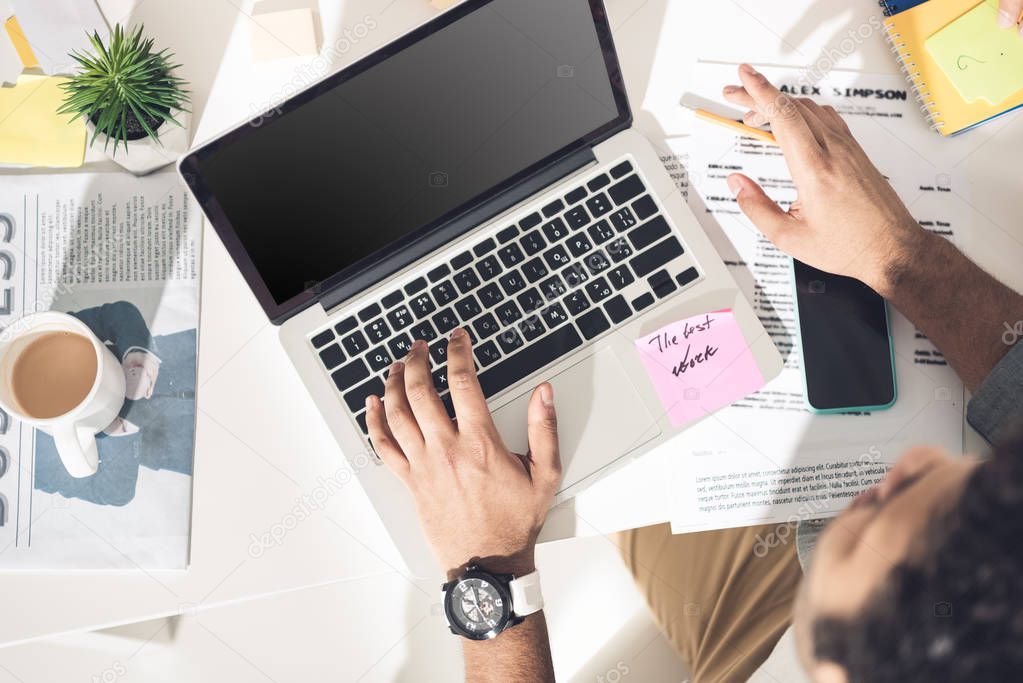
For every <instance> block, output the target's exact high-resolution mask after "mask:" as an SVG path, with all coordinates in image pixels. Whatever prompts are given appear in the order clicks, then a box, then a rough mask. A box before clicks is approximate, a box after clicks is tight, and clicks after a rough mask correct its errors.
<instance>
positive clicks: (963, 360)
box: [879, 230, 1023, 391]
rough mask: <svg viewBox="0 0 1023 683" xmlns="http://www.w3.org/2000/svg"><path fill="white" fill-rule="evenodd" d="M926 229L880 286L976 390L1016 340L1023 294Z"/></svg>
mask: <svg viewBox="0 0 1023 683" xmlns="http://www.w3.org/2000/svg"><path fill="white" fill-rule="evenodd" d="M921 233H922V234H921V235H920V237H919V249H917V250H916V251H915V253H911V254H908V255H906V256H905V257H903V258H900V259H898V261H897V262H896V264H894V265H893V267H892V269H891V271H890V277H889V278H888V282H887V283H886V284H885V285H882V286H880V288H879V291H880V293H881V294H882V295H883V296H884V297H885V298H887V299H888V300H889V301H891V302H892V304H893V305H894V306H895V307H896V308H897V309H899V310H900V311H901V312H902V313H903V314H904V315H905V316H906V317H907V318H909V319H910V320H912V321H913V324H915V325H916V326H917V327H918V328H920V330H921V331H922V332H923V333H924V334H926V335H927V336H928V338H930V340H931V341H932V342H934V345H935V346H937V347H938V348H939V349H940V350H941V352H942V353H943V354H944V355H945V359H946V360H947V361H948V362H949V364H950V365H951V366H952V367H953V368H954V369H955V371H956V373H957V374H958V375H959V377H960V378H961V379H962V380H963V382H964V383H965V384H966V386H968V387H969V388H970V390H971V391H976V390H977V388H978V387H979V386H980V384H981V383H982V382H983V381H984V378H985V377H987V376H988V374H989V373H990V372H991V370H992V369H993V368H994V367H995V365H997V364H998V361H1000V360H1001V359H1002V357H1003V356H1004V355H1005V354H1006V353H1007V352H1008V350H1009V349H1010V348H1011V347H1012V344H1013V342H1014V341H1015V339H1016V338H1015V337H1014V335H1013V334H1008V335H1007V334H1006V333H1007V331H1008V332H1011V331H1012V330H1013V329H1014V328H1015V326H1016V324H1017V323H1018V322H1019V321H1023V296H1021V295H1020V294H1018V293H1017V292H1014V291H1013V290H1011V289H1010V288H1008V287H1006V286H1005V285H1003V284H1002V283H1001V282H999V281H998V280H996V279H995V278H993V277H991V276H990V275H988V274H987V273H985V272H984V271H983V270H981V269H980V267H978V266H977V264H975V263H973V261H971V260H970V259H968V258H966V256H964V255H963V254H962V253H961V252H960V251H959V250H958V249H956V248H955V247H954V246H953V245H952V244H951V243H949V242H948V241H947V240H945V239H944V238H942V237H939V236H937V235H932V234H930V233H927V232H925V231H922V230H921ZM1006 326H1008V327H1006Z"/></svg>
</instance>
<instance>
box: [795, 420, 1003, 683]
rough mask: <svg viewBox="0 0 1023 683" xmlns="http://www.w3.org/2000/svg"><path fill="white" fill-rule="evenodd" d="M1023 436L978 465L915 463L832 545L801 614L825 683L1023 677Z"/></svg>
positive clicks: (806, 650)
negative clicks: (1022, 543)
mask: <svg viewBox="0 0 1023 683" xmlns="http://www.w3.org/2000/svg"><path fill="white" fill-rule="evenodd" d="M1021 532H1023V436H1020V437H1017V438H1016V439H1014V440H1011V441H1010V442H1008V443H1007V444H1005V445H1004V446H1002V447H1001V448H1000V449H999V450H998V451H997V452H996V454H995V456H994V457H993V458H992V459H991V460H989V461H987V462H984V463H980V464H978V463H977V462H976V461H975V460H972V459H956V460H953V459H951V458H949V457H948V456H947V455H945V454H943V453H941V452H940V451H937V450H935V449H928V448H919V449H914V450H912V451H910V452H908V453H906V454H905V455H904V456H903V457H902V458H901V459H900V460H899V462H898V464H897V465H896V466H895V467H894V468H893V469H892V470H891V472H889V474H888V476H887V477H886V478H885V480H884V481H883V482H882V483H881V484H879V485H878V487H877V488H875V489H874V490H873V491H871V492H868V493H866V494H864V495H863V496H861V497H860V498H859V499H857V501H856V502H855V503H854V504H853V505H852V506H850V508H849V509H848V510H846V511H845V512H844V513H843V514H842V515H841V516H840V517H838V518H837V519H835V521H834V522H832V523H831V525H830V526H829V528H828V529H827V531H826V532H825V533H824V534H823V535H822V536H821V539H820V542H819V543H818V546H817V548H816V550H815V552H814V557H813V562H812V565H811V568H810V571H809V573H808V574H807V576H806V578H805V580H804V581H803V585H802V587H801V589H800V595H799V598H798V600H797V603H796V612H795V626H796V638H797V643H798V647H799V650H800V658H801V659H802V661H803V663H804V666H806V668H807V669H808V671H810V673H811V675H812V676H813V677H814V679H815V680H817V681H821V682H827V683H830V682H831V681H849V683H854V682H859V681H871V682H873V683H884V682H886V681H899V682H902V681H910V680H921V681H923V680H928V681H930V680H1012V679H1015V677H1016V675H1018V671H1019V670H1020V669H1021V668H1023V647H1021V646H1020V643H1021V642H1023V548H1021V546H1020V539H1021V538H1023V533H1021Z"/></svg>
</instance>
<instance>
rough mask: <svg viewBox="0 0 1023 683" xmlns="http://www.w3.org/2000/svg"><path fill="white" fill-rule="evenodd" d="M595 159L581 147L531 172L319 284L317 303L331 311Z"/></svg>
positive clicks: (590, 150) (586, 148)
mask: <svg viewBox="0 0 1023 683" xmlns="http://www.w3.org/2000/svg"><path fill="white" fill-rule="evenodd" d="M595 161H596V157H595V156H594V154H593V149H592V148H590V147H584V148H583V149H581V150H579V151H577V152H574V153H572V154H570V155H568V156H566V157H563V158H561V159H560V160H558V161H555V162H553V163H551V164H550V165H548V166H547V167H546V168H544V169H543V170H541V171H539V172H537V173H535V174H533V175H532V176H530V177H529V178H527V179H526V180H523V181H522V182H520V183H519V184H517V185H515V186H514V187H511V188H509V189H508V190H506V191H504V192H503V193H501V194H499V195H496V196H494V197H492V198H491V199H489V200H488V201H487V202H485V203H484V204H481V205H479V206H477V207H476V208H474V209H471V210H469V211H467V212H466V213H464V214H462V215H461V216H459V217H458V218H455V219H453V220H451V221H449V222H448V223H446V224H445V225H443V226H441V227H439V228H437V229H436V230H434V231H432V232H431V233H429V234H428V235H424V236H423V237H421V238H420V239H418V240H416V241H415V242H414V243H412V244H410V245H408V246H406V247H404V248H402V249H401V250H400V251H397V252H395V253H394V254H393V255H390V256H387V257H385V258H384V259H383V260H381V261H378V262H376V263H374V264H373V265H372V266H369V267H367V268H366V269H364V270H363V271H361V272H359V273H357V274H355V275H353V276H351V277H347V278H345V280H344V281H343V282H340V283H337V284H333V283H330V284H328V283H323V287H324V288H328V287H329V289H326V291H324V292H323V294H321V295H320V298H319V302H320V305H321V306H323V308H324V309H325V310H327V311H331V310H332V309H334V308H335V307H337V306H339V305H341V304H342V303H344V302H345V301H347V300H348V299H350V298H352V297H353V296H355V295H357V294H359V293H360V292H363V291H365V290H366V289H368V288H369V287H372V286H373V285H375V284H377V283H378V282H380V281H381V280H384V279H385V278H388V277H390V276H391V275H394V274H395V273H397V272H399V271H401V270H402V269H404V268H407V267H408V266H409V265H411V264H413V263H415V262H416V261H419V260H420V259H422V258H424V257H426V256H428V255H429V254H431V253H433V252H434V251H436V250H438V249H440V248H441V247H443V246H444V245H446V244H448V243H449V242H452V241H454V240H456V239H458V238H459V237H461V236H462V235H464V234H465V233H467V232H469V231H470V230H472V229H473V228H475V227H477V226H480V225H483V224H484V223H486V222H487V221H489V220H490V219H491V218H493V217H494V216H498V215H500V214H501V213H504V212H505V211H507V210H508V209H510V208H512V207H513V206H515V205H516V204H520V203H522V202H523V201H525V200H527V199H529V198H530V197H531V196H533V195H536V194H540V193H541V192H543V191H544V190H545V189H546V188H548V187H550V186H551V185H554V184H555V183H557V182H558V181H559V180H561V179H562V178H564V177H566V176H568V175H571V174H572V173H575V172H576V171H578V170H579V169H580V168H582V167H584V166H586V165H587V164H590V163H593V162H595Z"/></svg>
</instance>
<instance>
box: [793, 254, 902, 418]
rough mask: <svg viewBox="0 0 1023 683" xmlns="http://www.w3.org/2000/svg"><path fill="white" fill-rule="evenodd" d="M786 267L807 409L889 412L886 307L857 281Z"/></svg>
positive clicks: (891, 364)
mask: <svg viewBox="0 0 1023 683" xmlns="http://www.w3.org/2000/svg"><path fill="white" fill-rule="evenodd" d="M792 263H793V280H794V284H795V290H796V320H797V321H798V324H799V337H800V342H801V343H800V347H801V348H802V354H803V381H804V385H805V389H806V403H807V406H808V407H809V409H810V410H811V411H813V412H815V413H847V412H868V411H875V410H885V409H886V408H891V407H892V405H894V404H895V399H896V395H897V388H896V383H895V354H894V350H893V348H892V336H891V329H890V327H889V321H888V304H887V303H886V302H885V300H884V299H883V298H881V296H880V295H879V294H877V292H875V291H874V290H872V289H871V288H870V287H868V286H867V285H865V284H863V283H862V282H860V281H859V280H854V279H853V278H848V277H843V276H841V275H832V274H830V273H825V272H824V271H822V270H817V269H816V268H813V267H811V266H808V265H806V264H805V263H802V262H800V261H795V260H794V261H793V262H792Z"/></svg>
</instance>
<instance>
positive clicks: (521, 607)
mask: <svg viewBox="0 0 1023 683" xmlns="http://www.w3.org/2000/svg"><path fill="white" fill-rule="evenodd" d="M508 591H509V592H510V593H511V599H512V612H513V614H515V616H517V617H525V616H528V615H530V614H533V613H534V612H539V611H540V610H542V609H543V593H542V592H541V590H540V572H537V571H534V572H531V573H529V574H526V575H524V576H519V577H517V578H515V579H512V580H511V581H509V582H508Z"/></svg>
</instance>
